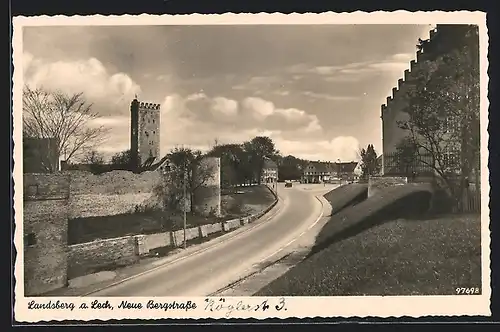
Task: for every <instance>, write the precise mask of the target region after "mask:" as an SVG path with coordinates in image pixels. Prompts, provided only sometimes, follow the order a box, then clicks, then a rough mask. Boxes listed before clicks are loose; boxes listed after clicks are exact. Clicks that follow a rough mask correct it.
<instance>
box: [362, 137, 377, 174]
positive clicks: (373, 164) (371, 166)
mask: <svg viewBox="0 0 500 332" xmlns="http://www.w3.org/2000/svg"><path fill="white" fill-rule="evenodd" d="M359 154H360V157H361V178H363V179H368V177H370V176H373V175H375V174H378V173H379V172H380V167H381V165H380V163H379V161H378V160H377V152H376V151H375V148H374V147H373V144H368V146H367V147H366V149H365V148H363V149H361V151H360V153H359Z"/></svg>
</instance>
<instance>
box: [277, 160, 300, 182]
mask: <svg viewBox="0 0 500 332" xmlns="http://www.w3.org/2000/svg"><path fill="white" fill-rule="evenodd" d="M305 163H306V162H305V161H304V160H302V159H298V158H296V157H294V156H292V155H288V156H286V157H284V158H282V159H281V163H280V164H279V166H278V177H279V180H282V181H283V180H299V179H300V178H301V177H302V172H303V171H302V170H303V167H304V165H305Z"/></svg>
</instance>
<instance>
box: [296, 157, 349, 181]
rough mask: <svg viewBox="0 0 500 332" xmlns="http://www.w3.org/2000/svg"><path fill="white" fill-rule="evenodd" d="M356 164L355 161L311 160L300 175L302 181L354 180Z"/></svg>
mask: <svg viewBox="0 0 500 332" xmlns="http://www.w3.org/2000/svg"><path fill="white" fill-rule="evenodd" d="M357 165H358V163H357V162H355V161H350V162H337V163H332V162H330V161H312V162H310V163H309V164H308V165H307V166H306V167H305V169H304V174H303V176H302V182H303V183H325V182H334V181H339V180H346V181H354V179H356V176H355V172H354V170H355V168H356V166H357Z"/></svg>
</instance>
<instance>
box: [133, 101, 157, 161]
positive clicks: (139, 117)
mask: <svg viewBox="0 0 500 332" xmlns="http://www.w3.org/2000/svg"><path fill="white" fill-rule="evenodd" d="M159 154H160V104H152V103H144V102H139V101H138V100H137V98H136V99H134V100H133V101H132V103H131V104H130V157H131V166H132V168H133V169H138V168H140V167H141V166H145V165H151V164H152V163H153V162H154V161H155V160H158V158H159Z"/></svg>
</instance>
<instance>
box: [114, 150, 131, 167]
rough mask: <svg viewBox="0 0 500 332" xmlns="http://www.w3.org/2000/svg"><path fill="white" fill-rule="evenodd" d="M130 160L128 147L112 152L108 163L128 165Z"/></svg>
mask: <svg viewBox="0 0 500 332" xmlns="http://www.w3.org/2000/svg"><path fill="white" fill-rule="evenodd" d="M131 160H132V155H131V152H130V149H129V150H125V151H121V152H118V153H116V154H114V155H113V156H112V157H111V163H110V164H111V165H113V166H130V162H131Z"/></svg>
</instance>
